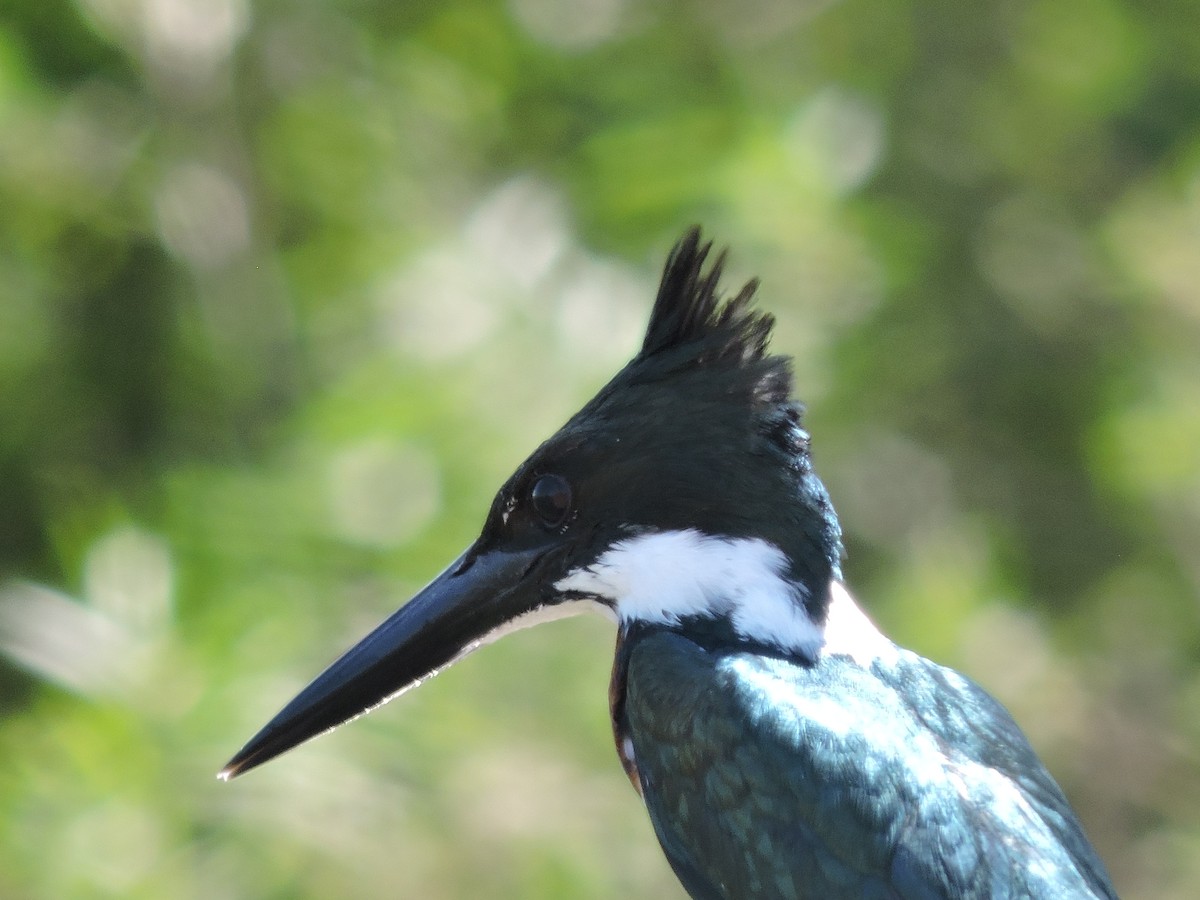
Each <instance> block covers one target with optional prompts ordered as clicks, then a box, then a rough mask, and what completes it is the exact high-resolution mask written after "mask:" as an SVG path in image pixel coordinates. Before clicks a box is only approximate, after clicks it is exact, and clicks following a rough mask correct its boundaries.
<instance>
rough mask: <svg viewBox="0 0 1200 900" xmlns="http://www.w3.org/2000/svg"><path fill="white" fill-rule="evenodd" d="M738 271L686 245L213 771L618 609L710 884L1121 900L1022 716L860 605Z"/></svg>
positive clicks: (632, 721)
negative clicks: (551, 415)
mask: <svg viewBox="0 0 1200 900" xmlns="http://www.w3.org/2000/svg"><path fill="white" fill-rule="evenodd" d="M725 260H726V252H725V251H722V252H720V253H719V254H714V253H713V250H712V242H711V241H706V240H705V239H704V238H703V236H702V233H701V231H700V229H699V228H692V229H690V230H689V231H687V232H686V233H685V234H684V236H683V237H682V239H680V240H679V241H678V243H676V245H675V246H674V249H673V250H672V251H671V253H670V255H669V257H668V259H667V262H666V265H665V268H664V270H663V274H662V278H661V281H660V283H659V288H658V292H657V296H656V298H655V300H654V304H653V307H652V311H651V314H650V320H649V324H648V326H647V329H646V333H645V338H644V340H643V342H642V345H641V348H640V350H639V351H638V352H637V354H636V355H635V356H634V358H633V359H632V360H631V361H630V362H629V363H628V364H627V365H626V366H625V367H624V368H622V369H621V370H620V371H619V372H618V373H617V374H616V375H615V376H614V377H613V378H612V379H611V380H610V381H609V382H608V383H607V384H606V385H605V386H604V387H603V388H602V389H601V390H600V391H599V393H598V394H597V395H596V396H595V397H594V398H593V399H592V400H591V401H589V402H588V403H587V404H586V405H585V406H584V407H583V408H582V409H581V410H580V411H579V412H578V413H576V414H575V415H574V416H573V417H571V418H570V419H569V420H568V421H567V423H566V424H565V425H564V426H563V427H562V428H561V429H560V430H559V431H558V432H557V433H555V434H554V435H553V436H552V437H550V438H549V439H548V440H546V441H545V442H544V443H542V444H541V445H540V446H539V447H538V448H537V449H536V450H535V451H534V452H533V453H532V454H531V455H530V456H529V457H528V459H526V461H525V462H524V463H522V464H521V465H520V466H519V467H518V468H517V470H516V471H515V472H514V474H513V475H512V476H511V477H510V478H509V479H508V480H507V482H505V484H504V485H503V486H502V487H501V488H500V490H499V492H498V493H497V494H496V496H495V498H494V499H493V501H492V503H491V506H490V509H489V511H488V513H487V516H486V519H485V521H484V523H483V527H482V530H481V532H480V534H479V537H478V539H477V540H475V542H474V543H472V544H471V545H470V547H469V548H468V549H467V550H466V551H465V552H463V553H462V554H461V555H460V556H459V557H458V558H457V559H455V560H454V561H453V562H452V563H451V564H450V565H449V566H448V567H447V568H446V569H445V570H444V571H443V572H442V573H441V574H440V575H438V576H437V577H436V578H434V579H433V581H432V582H431V583H430V584H429V585H428V586H426V587H425V588H423V589H422V590H421V591H419V592H418V593H417V594H416V595H415V596H414V597H413V598H412V599H411V600H410V601H409V602H408V603H407V604H405V605H404V606H402V607H401V608H400V609H399V610H398V611H396V612H395V613H393V614H392V615H391V616H390V617H389V618H387V619H386V620H385V621H384V622H383V623H382V624H381V625H379V626H378V627H377V628H376V629H375V630H374V631H372V632H371V633H369V634H368V635H367V636H366V637H365V638H363V639H362V640H361V641H360V642H359V643H358V644H356V645H355V646H353V647H352V648H351V649H350V650H348V651H347V652H346V653H345V654H344V655H343V656H341V657H340V658H339V659H337V660H336V661H335V662H334V663H333V664H332V665H330V666H329V668H327V669H326V670H325V671H324V672H323V673H321V674H320V675H319V676H318V677H317V678H316V679H315V680H314V681H313V682H312V683H311V684H309V685H308V686H307V687H306V688H304V689H303V690H302V691H301V692H300V693H299V694H298V695H297V696H296V697H295V699H293V700H292V701H291V702H290V703H288V704H287V705H286V706H285V707H284V708H283V709H282V710H281V711H280V712H279V713H278V715H276V716H275V718H273V719H272V720H271V721H270V722H269V723H268V724H267V725H265V726H264V727H263V728H262V730H261V731H259V732H258V734H257V735H255V736H254V737H253V738H251V740H250V741H249V742H248V743H247V744H246V745H245V746H244V747H243V748H242V749H241V750H240V751H239V752H238V753H237V754H236V755H235V756H234V757H233V758H232V759H231V760H230V761H229V763H228V764H227V765H226V767H225V768H224V769H223V770H222V771H221V773H220V775H219V777H220V778H222V779H225V780H228V779H230V778H232V777H234V776H236V775H239V774H241V773H243V772H245V771H247V770H248V769H252V768H254V767H256V766H259V765H261V764H262V763H264V762H266V761H267V760H270V759H272V758H274V757H275V756H278V755H279V754H281V753H283V752H285V751H287V750H290V749H292V748H293V747H295V746H296V745H298V744H300V743H302V742H304V741H306V740H308V739H309V738H312V737H314V736H316V735H318V734H321V733H323V732H326V731H329V730H331V729H333V728H336V727H337V726H339V725H341V724H343V723H344V722H347V721H349V720H350V719H353V718H356V717H358V716H359V715H362V714H363V713H365V712H367V711H370V710H372V709H374V708H375V707H377V706H379V705H381V704H383V703H385V702H386V701H388V700H389V699H391V698H392V697H393V696H395V695H397V694H399V693H402V692H404V691H406V690H408V689H410V688H413V687H415V686H417V685H420V684H421V683H422V682H423V681H424V680H426V679H427V678H429V677H431V676H432V675H434V674H436V673H437V672H438V671H440V670H442V669H444V668H445V667H447V666H449V665H451V664H452V663H454V662H456V661H458V660H459V659H461V658H462V657H464V656H465V655H467V654H468V653H470V652H472V651H473V650H475V649H477V648H479V647H481V646H483V645H485V644H488V643H490V642H492V641H494V640H496V639H498V638H500V637H502V636H503V635H505V634H507V633H509V632H511V631H513V630H515V629H518V628H523V627H527V626H530V625H535V624H537V623H539V622H543V621H546V620H550V619H555V618H559V617H561V616H565V615H571V614H575V613H577V612H581V611H587V610H593V611H598V612H600V613H601V614H602V615H605V616H607V617H608V618H610V619H611V620H612V621H614V622H615V623H616V631H617V637H616V648H615V654H614V662H613V669H612V676H611V681H610V689H609V707H610V712H611V720H612V728H613V736H614V740H615V743H616V749H617V754H618V757H619V759H620V762H621V764H622V766H623V768H624V770H625V773H626V774H627V775H628V778H629V780H630V781H631V782H632V784H633V787H634V789H635V790H636V791H637V792H638V793H639V794H640V795H641V797H642V799H643V801H644V803H645V806H646V809H647V811H648V814H649V818H650V821H651V823H652V825H653V828H654V831H655V834H656V836H657V838H658V841H659V843H660V844H661V847H662V850H663V852H664V853H665V855H666V857H667V860H668V861H669V863H670V865H671V867H672V869H673V870H674V872H675V874H676V876H677V877H678V879H679V881H680V882H681V884H682V886H683V887H684V889H685V890H686V891H687V892H688V894H689V895H690V896H691V897H693V898H697V900H738V898H776V897H777V898H783V900H801V898H839V897H846V898H850V897H854V898H881V900H882V898H904V900H926V898H958V900H961V898H1002V897H1007V898H1017V897H1037V898H1050V897H1053V898H1067V897H1070V898H1091V897H1095V898H1112V897H1115V896H1116V892H1115V890H1114V888H1113V886H1112V882H1111V880H1110V878H1109V875H1108V873H1107V871H1106V869H1105V866H1104V863H1103V862H1102V861H1101V859H1100V857H1099V856H1098V855H1097V853H1096V851H1095V849H1094V848H1093V847H1092V845H1091V843H1090V842H1089V840H1088V838H1087V836H1086V834H1085V832H1084V829H1083V827H1082V826H1081V824H1080V821H1079V819H1078V818H1077V816H1076V814H1075V813H1074V811H1073V810H1072V808H1071V806H1070V804H1069V803H1068V800H1067V798H1066V796H1065V795H1064V793H1063V791H1062V790H1061V789H1060V787H1059V786H1058V784H1057V783H1056V782H1055V780H1054V779H1053V777H1052V776H1051V775H1050V773H1049V772H1048V771H1047V769H1046V768H1045V766H1044V765H1043V764H1042V762H1041V761H1040V759H1039V758H1038V756H1037V754H1036V753H1035V751H1034V750H1033V749H1032V747H1031V745H1030V743H1029V741H1028V739H1027V738H1026V737H1025V735H1024V734H1023V732H1022V731H1021V729H1020V728H1019V726H1018V725H1017V724H1016V722H1015V721H1014V720H1013V718H1012V716H1011V715H1010V714H1009V713H1008V712H1007V711H1006V710H1005V709H1004V707H1003V706H1002V705H1001V704H1000V703H999V702H998V701H996V700H995V699H994V698H992V697H991V696H990V695H989V694H987V693H986V692H985V691H984V690H983V689H982V688H980V687H979V686H977V685H976V684H975V683H973V682H972V681H970V680H969V679H967V678H966V677H964V676H963V675H960V674H959V673H957V672H956V671H953V670H951V669H949V668H945V667H943V666H941V665H938V664H936V663H934V662H932V661H930V660H927V659H925V658H923V657H922V656H920V655H918V654H916V653H914V652H912V651H910V650H907V649H904V648H902V647H900V646H898V645H897V644H895V643H894V642H893V641H891V640H890V639H889V638H887V637H886V636H885V635H884V634H883V633H882V632H881V631H880V630H879V629H878V628H877V627H876V626H875V625H874V624H873V622H872V621H871V619H870V618H869V617H868V616H867V614H866V613H865V612H864V611H863V610H862V608H861V607H860V606H859V605H858V604H857V602H856V601H855V599H854V597H853V596H852V595H851V593H850V591H849V589H848V588H847V586H846V584H845V582H844V580H843V574H842V563H843V557H844V550H843V542H842V531H841V526H840V524H839V520H838V517H837V514H836V513H835V511H834V507H833V504H832V502H831V499H830V495H829V493H828V492H827V490H826V488H825V486H824V484H823V483H822V481H821V480H820V478H819V477H818V476H817V473H816V471H815V469H814V464H813V453H812V448H811V439H810V435H809V433H808V431H807V430H806V428H805V426H804V424H803V421H802V415H803V406H802V405H801V404H800V402H799V401H798V400H796V399H795V398H794V397H793V381H794V376H793V369H792V361H791V359H790V358H788V357H786V356H782V355H777V354H774V353H772V352H770V351H769V347H768V343H769V340H770V338H771V334H772V329H773V327H774V324H775V320H774V318H773V317H772V316H771V315H770V314H769V313H765V312H763V311H760V310H759V309H758V306H757V300H756V295H757V293H758V288H759V283H758V281H757V279H753V280H750V281H749V282H747V283H746V284H745V285H744V286H743V287H742V288H741V289H740V290H739V291H738V292H737V293H736V294H735V295H733V296H732V297H727V296H725V295H724V294H723V292H722V287H721V278H722V272H723V269H724V266H725Z"/></svg>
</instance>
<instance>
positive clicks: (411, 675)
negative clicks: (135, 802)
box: [217, 546, 552, 781]
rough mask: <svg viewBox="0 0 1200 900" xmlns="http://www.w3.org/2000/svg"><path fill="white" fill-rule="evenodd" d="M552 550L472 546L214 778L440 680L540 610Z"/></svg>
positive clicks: (270, 756) (226, 777)
mask: <svg viewBox="0 0 1200 900" xmlns="http://www.w3.org/2000/svg"><path fill="white" fill-rule="evenodd" d="M548 549H549V548H547V547H545V546H541V547H537V548H534V549H531V550H520V551H510V552H505V551H498V550H493V551H490V552H486V553H478V552H476V550H475V548H474V547H472V548H471V549H470V550H468V551H467V552H466V553H464V554H463V555H462V556H460V557H459V558H458V559H457V560H455V561H454V563H453V564H451V565H450V567H449V568H447V569H446V570H445V571H444V572H442V574H441V575H439V576H438V577H437V578H435V579H434V580H433V581H432V582H430V583H429V584H428V585H427V586H426V587H425V588H424V589H422V590H421V592H420V593H418V594H417V595H416V596H415V597H413V599H412V600H410V601H409V602H408V603H406V604H405V605H404V606H402V607H401V608H400V609H399V610H397V611H396V612H395V613H393V614H392V616H391V617H390V618H389V619H388V620H387V621H385V622H384V623H383V624H382V625H380V626H379V627H378V628H376V629H375V630H374V631H372V632H371V633H370V634H368V635H367V636H366V637H365V638H363V639H362V640H361V641H359V642H358V644H356V645H355V646H354V647H352V648H351V649H350V650H348V651H347V652H346V653H345V654H344V655H343V656H342V657H341V658H340V659H338V660H337V661H336V662H334V663H333V665H331V666H330V667H329V668H328V669H326V670H325V671H324V672H322V673H321V674H320V675H318V676H317V677H316V679H315V680H314V681H313V682H312V683H311V684H310V685H309V686H308V687H306V688H305V689H304V690H303V691H301V692H300V693H299V694H298V695H297V696H296V698H295V699H294V700H292V702H291V703H289V704H288V705H287V706H285V707H284V708H283V709H282V710H281V711H280V712H279V714H278V715H276V716H275V718H273V719H272V720H271V721H270V722H268V723H267V725H266V726H265V727H264V728H263V729H262V730H261V731H259V733H258V734H256V735H255V736H254V737H253V738H251V739H250V741H249V742H248V743H247V744H246V746H244V747H243V748H242V749H241V750H239V751H238V753H237V754H236V755H235V756H234V757H233V759H231V760H230V761H229V763H228V764H227V765H226V766H225V768H224V769H222V770H221V772H220V774H219V775H218V776H217V777H218V778H221V779H222V780H224V781H228V780H229V779H230V778H233V777H235V776H237V775H240V774H241V773H243V772H245V771H247V770H249V769H253V768H254V767H255V766H260V765H262V764H263V763H265V762H267V761H268V760H270V759H273V758H274V757H276V756H279V755H280V754H281V753H284V752H286V751H288V750H290V749H292V748H293V747H295V746H296V745H298V744H301V743H303V742H304V741H307V740H308V739H309V738H312V737H315V736H316V735H318V734H323V733H324V732H326V731H331V730H333V729H334V728H336V727H338V726H339V725H341V724H343V723H345V722H348V721H350V720H351V719H354V718H357V717H358V716H360V715H362V714H363V713H366V712H369V711H370V710H372V709H374V708H375V707H376V706H379V705H381V704H383V703H385V702H387V701H388V700H390V699H391V698H392V697H394V696H396V695H397V694H400V693H402V692H403V691H405V690H407V689H408V688H410V687H415V686H416V685H418V684H420V683H421V681H423V680H424V679H426V678H428V677H430V676H431V675H435V674H436V673H437V672H438V670H439V669H442V668H444V667H445V666H447V665H449V664H450V663H452V662H454V661H455V660H456V659H458V658H459V657H461V656H463V655H465V654H466V653H469V652H470V651H471V650H474V649H475V648H476V647H478V646H480V645H482V644H484V643H486V642H487V641H488V639H489V636H492V635H494V634H495V633H496V632H497V631H499V630H502V629H503V626H505V625H506V624H508V623H511V622H512V621H513V620H514V619H517V618H519V617H520V616H522V615H523V614H525V613H529V612H532V611H534V610H535V609H537V608H539V607H540V606H541V605H542V602H543V598H542V597H541V594H540V590H539V587H540V584H541V582H542V581H543V579H542V578H540V577H538V576H539V574H540V573H539V572H537V571H536V570H538V569H539V568H540V566H539V563H542V562H543V561H544V560H545V558H546V557H547V556H548V555H552V554H550V553H549V552H548Z"/></svg>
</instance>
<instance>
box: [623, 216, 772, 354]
mask: <svg viewBox="0 0 1200 900" xmlns="http://www.w3.org/2000/svg"><path fill="white" fill-rule="evenodd" d="M711 251H712V242H711V241H703V242H702V239H701V235H700V229H699V228H698V227H693V228H691V229H689V230H688V232H687V234H685V235H684V236H683V237H682V238H681V239H680V240H679V242H678V243H677V244H676V245H675V247H674V249H672V250H671V255H670V256H669V257H668V258H667V265H666V267H665V268H664V269H663V276H662V282H661V283H660V284H659V287H658V296H657V297H656V298H655V300H654V309H653V311H652V312H651V313H650V324H649V325H648V326H647V328H646V338H645V340H644V341H643V342H642V349H641V352H640V353H639V354H638V356H639V358H645V357H648V356H654V355H656V354H659V353H663V352H665V351H668V350H672V349H675V348H677V347H682V346H684V345H687V344H693V343H697V342H703V344H704V345H705V346H704V348H703V349H702V350H701V351H700V354H699V356H698V357H697V359H696V360H695V362H696V363H699V364H704V363H707V362H718V361H720V362H733V363H747V362H750V361H752V360H757V359H762V358H763V357H764V356H765V355H766V352H767V343H768V341H769V340H770V338H771V329H772V328H773V327H774V325H775V319H774V317H773V316H771V315H770V314H769V313H763V312H759V311H758V310H756V309H754V308H753V305H752V304H753V301H754V292H755V291H756V290H757V289H758V279H757V278H753V279H751V280H750V281H748V282H746V284H745V285H744V286H743V287H742V289H741V290H740V291H738V293H737V296H735V297H734V298H733V299H732V300H729V301H727V302H724V303H722V298H721V296H720V294H719V290H720V281H721V274H722V271H723V270H724V268H725V251H721V253H719V254H718V255H717V258H716V260H715V261H714V262H713V264H712V265H711V266H709V268H708V271H707V273H706V272H705V271H704V263H705V262H706V260H707V259H708V255H709V253H710V252H711Z"/></svg>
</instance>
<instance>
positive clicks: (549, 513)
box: [529, 475, 571, 528]
mask: <svg viewBox="0 0 1200 900" xmlns="http://www.w3.org/2000/svg"><path fill="white" fill-rule="evenodd" d="M529 505H530V506H532V507H533V511H534V512H535V513H537V516H538V518H539V519H541V520H542V524H543V525H545V526H547V527H548V528H557V527H558V526H559V525H561V524H562V523H563V522H564V521H566V518H567V513H569V512H570V511H571V485H569V484H567V479H565V478H563V477H562V476H561V475H543V476H541V477H540V478H539V479H538V480H537V481H535V482H534V483H533V487H532V488H531V489H530V491H529Z"/></svg>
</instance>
